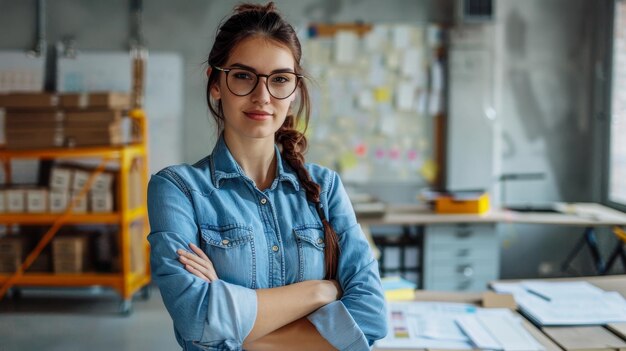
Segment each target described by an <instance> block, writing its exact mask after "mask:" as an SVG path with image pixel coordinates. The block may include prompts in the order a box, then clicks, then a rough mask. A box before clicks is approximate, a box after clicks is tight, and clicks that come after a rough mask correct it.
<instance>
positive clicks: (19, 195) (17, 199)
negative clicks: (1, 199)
mask: <svg viewBox="0 0 626 351" xmlns="http://www.w3.org/2000/svg"><path fill="white" fill-rule="evenodd" d="M5 194H6V205H7V212H10V213H24V212H26V190H25V189H6V190H5Z"/></svg>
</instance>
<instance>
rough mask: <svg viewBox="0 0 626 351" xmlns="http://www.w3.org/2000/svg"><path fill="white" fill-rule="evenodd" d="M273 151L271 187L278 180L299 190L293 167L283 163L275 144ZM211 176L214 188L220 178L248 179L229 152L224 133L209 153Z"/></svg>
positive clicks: (217, 186)
mask: <svg viewBox="0 0 626 351" xmlns="http://www.w3.org/2000/svg"><path fill="white" fill-rule="evenodd" d="M274 152H275V153H276V166H277V167H276V178H275V179H274V182H273V183H272V185H271V189H273V188H275V187H276V185H277V182H278V181H287V182H289V183H291V184H292V185H293V187H294V189H295V190H296V191H299V190H300V183H299V182H298V177H297V176H296V174H295V172H294V171H293V169H292V168H291V167H290V166H289V165H288V164H287V163H286V162H284V163H283V157H282V155H281V154H280V150H279V149H278V146H277V145H274ZM210 159H211V177H212V178H213V184H215V187H216V188H218V189H219V188H220V185H221V184H222V180H224V179H230V178H245V179H249V178H248V177H247V176H246V175H245V173H244V171H243V169H241V167H240V166H239V164H238V163H237V161H235V158H234V157H233V155H232V154H231V153H230V150H229V149H228V146H227V145H226V142H225V141H224V134H221V135H220V137H219V138H218V140H217V143H216V144H215V147H214V148H213V152H212V153H211V157H210Z"/></svg>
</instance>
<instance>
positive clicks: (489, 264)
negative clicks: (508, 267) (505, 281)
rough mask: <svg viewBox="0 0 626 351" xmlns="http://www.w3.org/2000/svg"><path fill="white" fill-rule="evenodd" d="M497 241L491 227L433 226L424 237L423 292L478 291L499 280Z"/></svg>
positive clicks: (493, 226) (478, 225)
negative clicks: (492, 281) (424, 290)
mask: <svg viewBox="0 0 626 351" xmlns="http://www.w3.org/2000/svg"><path fill="white" fill-rule="evenodd" d="M499 249H500V242H499V240H498V236H497V232H496V230H495V225H494V224H483V223H481V224H463V223H459V224H440V225H437V224H433V225H428V226H427V227H426V231H425V237H424V261H423V263H424V265H423V273H424V289H428V290H443V291H481V290H485V289H486V288H487V283H488V282H489V281H491V280H495V279H498V275H499V264H500V252H499Z"/></svg>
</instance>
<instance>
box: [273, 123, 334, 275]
mask: <svg viewBox="0 0 626 351" xmlns="http://www.w3.org/2000/svg"><path fill="white" fill-rule="evenodd" d="M294 120H295V118H294V117H293V115H288V116H287V118H286V119H285V122H284V123H283V125H282V126H281V127H280V129H279V130H278V131H277V132H276V137H275V140H276V142H277V143H278V144H280V145H282V147H283V151H282V155H283V158H284V159H285V160H286V161H287V163H288V164H289V166H291V168H293V169H294V170H295V171H296V173H297V175H298V179H299V180H300V183H301V184H302V186H303V187H304V189H305V192H306V197H307V200H309V201H310V202H312V203H314V204H315V207H316V210H317V214H318V216H320V219H321V221H322V225H323V226H324V242H325V244H326V246H325V248H324V266H325V270H326V276H325V279H336V276H337V264H338V261H339V238H338V237H337V233H336V232H335V231H334V230H333V228H332V227H331V225H330V223H329V222H328V219H327V218H326V215H325V214H324V209H323V208H322V203H321V201H320V192H321V188H320V186H319V184H317V183H315V182H314V181H313V179H311V175H310V174H309V172H308V171H307V170H306V168H305V167H304V155H303V154H304V152H305V151H306V149H307V140H306V137H305V136H304V134H302V133H300V132H299V131H297V130H296V129H295V128H294Z"/></svg>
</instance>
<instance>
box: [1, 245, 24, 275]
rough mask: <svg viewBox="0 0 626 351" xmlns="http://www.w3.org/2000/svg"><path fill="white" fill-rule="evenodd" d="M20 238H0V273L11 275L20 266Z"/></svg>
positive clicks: (21, 250) (21, 251) (21, 247)
mask: <svg viewBox="0 0 626 351" xmlns="http://www.w3.org/2000/svg"><path fill="white" fill-rule="evenodd" d="M23 250H24V244H23V240H22V238H16V237H4V238H0V273H12V272H15V271H17V268H18V267H19V266H20V265H21V264H22V254H23Z"/></svg>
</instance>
